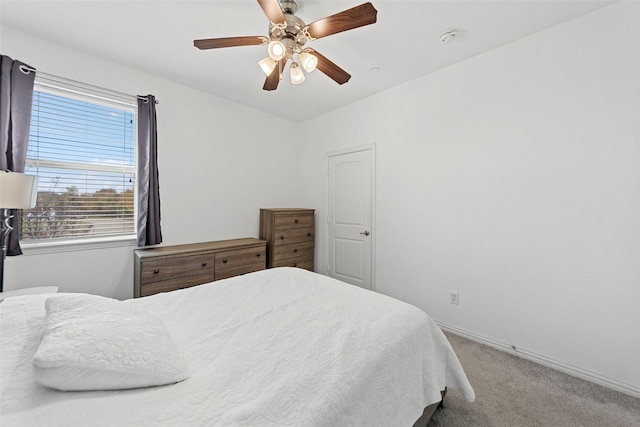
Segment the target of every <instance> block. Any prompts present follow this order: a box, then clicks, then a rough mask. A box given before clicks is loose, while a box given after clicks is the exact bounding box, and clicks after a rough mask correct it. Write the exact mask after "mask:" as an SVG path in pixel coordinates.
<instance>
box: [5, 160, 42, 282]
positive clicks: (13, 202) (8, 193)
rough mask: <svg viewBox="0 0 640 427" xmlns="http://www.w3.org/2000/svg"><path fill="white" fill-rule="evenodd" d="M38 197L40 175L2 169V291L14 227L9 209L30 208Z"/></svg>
mask: <svg viewBox="0 0 640 427" xmlns="http://www.w3.org/2000/svg"><path fill="white" fill-rule="evenodd" d="M37 197H38V177H37V176H33V175H25V174H23V173H17V172H9V171H0V209H1V210H2V215H0V220H1V224H0V225H1V227H2V228H1V231H2V234H1V236H2V256H1V257H0V292H2V290H3V287H4V258H5V256H6V255H7V238H8V237H9V233H11V230H13V227H11V225H9V220H10V219H11V218H13V215H9V209H28V208H32V207H34V206H35V205H36V200H37Z"/></svg>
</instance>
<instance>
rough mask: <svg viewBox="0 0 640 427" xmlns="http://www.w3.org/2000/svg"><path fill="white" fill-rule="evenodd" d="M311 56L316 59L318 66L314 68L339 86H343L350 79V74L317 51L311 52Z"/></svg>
mask: <svg viewBox="0 0 640 427" xmlns="http://www.w3.org/2000/svg"><path fill="white" fill-rule="evenodd" d="M311 54H312V55H313V56H315V57H316V58H318V65H317V66H316V68H317V69H318V70H320V71H321V72H322V73H324V74H326V75H327V76H329V77H330V78H332V79H333V80H334V81H335V82H336V83H338V84H339V85H342V84H345V83H346V82H348V81H349V79H350V78H351V74H349V73H347V72H346V71H345V70H343V69H342V68H340V67H338V66H337V65H336V64H334V63H333V62H332V61H331V60H329V59H327V58H326V57H325V56H324V55H322V54H321V53H319V52H318V51H317V50H313V51H311Z"/></svg>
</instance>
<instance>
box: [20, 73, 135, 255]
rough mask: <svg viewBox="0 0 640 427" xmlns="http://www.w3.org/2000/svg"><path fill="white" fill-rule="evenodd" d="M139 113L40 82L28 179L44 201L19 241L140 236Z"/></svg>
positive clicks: (25, 216) (88, 92) (100, 96)
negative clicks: (35, 179)
mask: <svg viewBox="0 0 640 427" xmlns="http://www.w3.org/2000/svg"><path fill="white" fill-rule="evenodd" d="M136 111H137V109H136V106H135V102H134V101H132V100H131V99H129V100H127V101H123V100H122V99H119V97H118V95H116V94H114V95H110V94H109V93H105V92H103V91H100V92H98V91H96V90H94V89H91V88H90V87H86V88H85V87H82V86H81V85H80V84H77V83H73V84H69V83H63V82H55V83H51V82H48V81H43V80H41V79H38V77H36V84H35V88H34V95H33V111H32V118H31V129H30V137H29V148H28V152H27V166H26V169H25V173H27V174H31V175H37V176H38V177H39V185H38V201H37V205H36V207H35V208H33V209H27V210H23V211H22V233H21V240H22V241H23V242H25V243H38V242H42V241H45V240H46V241H51V240H69V239H73V240H76V239H93V238H104V237H113V236H130V235H135V200H136V198H135V194H134V193H135V181H136V168H135V147H136V138H137V132H136Z"/></svg>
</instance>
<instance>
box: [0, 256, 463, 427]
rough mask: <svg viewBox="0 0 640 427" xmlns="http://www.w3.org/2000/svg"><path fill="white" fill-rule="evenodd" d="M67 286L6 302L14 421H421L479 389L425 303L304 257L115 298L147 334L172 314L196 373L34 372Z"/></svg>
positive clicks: (6, 383) (8, 407)
mask: <svg viewBox="0 0 640 427" xmlns="http://www.w3.org/2000/svg"><path fill="white" fill-rule="evenodd" d="M68 296H75V297H76V299H79V298H80V296H79V295H78V294H54V295H28V296H17V297H13V298H8V299H6V300H4V301H3V302H2V303H1V304H0V322H1V323H0V334H1V336H0V344H1V347H0V351H1V368H2V371H1V383H0V386H1V394H0V403H1V412H0V420H1V422H2V425H3V426H23V425H48V426H76V425H77V426H84V425H108V426H125V425H131V426H144V425H169V426H177V425H180V426H365V425H366V426H413V425H414V424H416V423H418V422H419V423H421V424H422V425H424V424H426V422H427V421H428V418H429V416H430V411H431V409H432V408H433V406H434V405H437V404H438V403H439V402H440V401H441V400H442V392H443V390H446V389H447V388H453V389H456V390H457V391H458V392H460V393H461V394H462V395H463V396H464V397H465V398H466V399H467V400H469V401H473V400H474V397H475V396H474V391H473V388H472V387H471V385H470V384H469V381H468V380H467V377H466V375H465V373H464V371H463V369H462V367H461V365H460V363H459V361H458V359H457V357H456V355H455V353H454V351H453V350H452V348H451V346H450V345H449V343H448V341H447V339H446V337H445V336H444V334H443V333H442V332H441V331H440V329H439V328H438V326H437V325H436V324H435V322H434V321H433V320H432V319H431V318H430V317H429V316H428V315H426V314H425V313H424V312H423V311H421V310H419V309H417V308H416V307H414V306H412V305H409V304H405V303H403V302H400V301H398V300H395V299H393V298H390V297H387V296H384V295H381V294H378V293H375V292H371V291H367V290H364V289H361V288H358V287H356V286H352V285H348V284H346V283H343V282H340V281H337V280H334V279H332V278H328V277H326V276H323V275H320V274H316V273H312V272H309V271H306V270H302V269H297V268H274V269H268V270H265V271H261V272H256V273H250V274H245V275H243V276H238V277H233V278H230V279H225V280H221V281H217V282H214V283H210V284H205V285H200V286H195V287H192V288H187V289H182V290H179V291H174V292H170V293H163V294H157V295H153V296H149V297H145V298H140V299H133V300H127V301H122V302H120V301H118V302H114V304H116V303H117V304H118V306H120V305H121V306H123V307H125V308H126V309H127V310H134V311H135V312H140V313H146V314H149V315H150V316H152V317H149V319H151V320H144V319H146V318H143V320H134V321H132V322H130V324H129V325H125V327H123V328H122V335H125V334H127V333H128V332H126V330H127V329H132V330H133V331H134V332H135V331H137V333H139V334H140V335H142V336H147V335H148V334H147V331H150V330H151V329H152V328H151V324H152V323H154V322H153V319H161V322H158V323H161V324H162V325H163V327H164V328H166V332H167V333H168V336H170V338H171V340H172V343H174V344H175V348H176V349H177V351H178V352H179V356H180V359H181V363H184V366H186V369H187V371H188V373H187V377H186V379H184V380H180V381H179V382H175V381H174V382H175V383H173V384H168V385H160V386H155V387H144V388H131V389H124V390H96V391H59V390H56V389H52V388H49V387H45V386H43V385H41V382H39V381H40V380H41V378H40V377H38V379H36V374H34V372H39V371H38V370H37V369H36V367H35V362H34V360H36V359H37V358H34V355H37V353H36V352H40V351H41V348H42V346H44V342H45V339H44V338H43V334H45V335H46V334H48V333H49V332H50V330H49V329H46V332H44V331H45V328H49V326H50V325H49V323H50V322H51V320H50V319H49V317H47V322H46V324H45V315H46V316H49V314H47V310H48V309H49V308H50V304H52V301H56V303H58V302H59V301H65V298H66V297H68ZM56 298H57V299H56ZM48 300H50V301H48ZM45 304H49V305H47V309H45ZM63 314H64V313H63ZM118 319H123V317H119V318H118ZM124 319H126V316H125V317H124ZM85 323H90V322H85ZM105 324H106V323H105ZM110 329H111V330H113V328H111V327H110ZM149 334H151V332H149ZM48 338H49V337H48V336H47V339H48ZM154 340H155V339H154ZM76 342H77V341H76ZM80 344H81V343H79V342H78V344H77V345H80ZM94 345H95V343H94ZM75 346H76V344H72V347H74V348H73V351H74V352H75V353H81V350H77V349H76V348H75ZM148 353H153V354H155V353H156V352H155V351H151V352H148ZM158 354H160V352H158ZM38 369H41V367H39V368H38ZM64 375H67V373H65V374H64ZM64 378H66V377H64ZM425 408H427V409H425ZM416 425H417V424H416Z"/></svg>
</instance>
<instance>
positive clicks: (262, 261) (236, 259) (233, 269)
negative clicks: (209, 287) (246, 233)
mask: <svg viewBox="0 0 640 427" xmlns="http://www.w3.org/2000/svg"><path fill="white" fill-rule="evenodd" d="M266 265H267V251H266V248H265V246H260V247H256V248H246V249H237V250H232V251H226V252H218V253H216V258H215V270H216V273H215V279H216V280H222V279H226V278H228V277H233V276H238V275H240V274H245V273H251V272H253V271H259V270H264V269H265V268H266Z"/></svg>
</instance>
